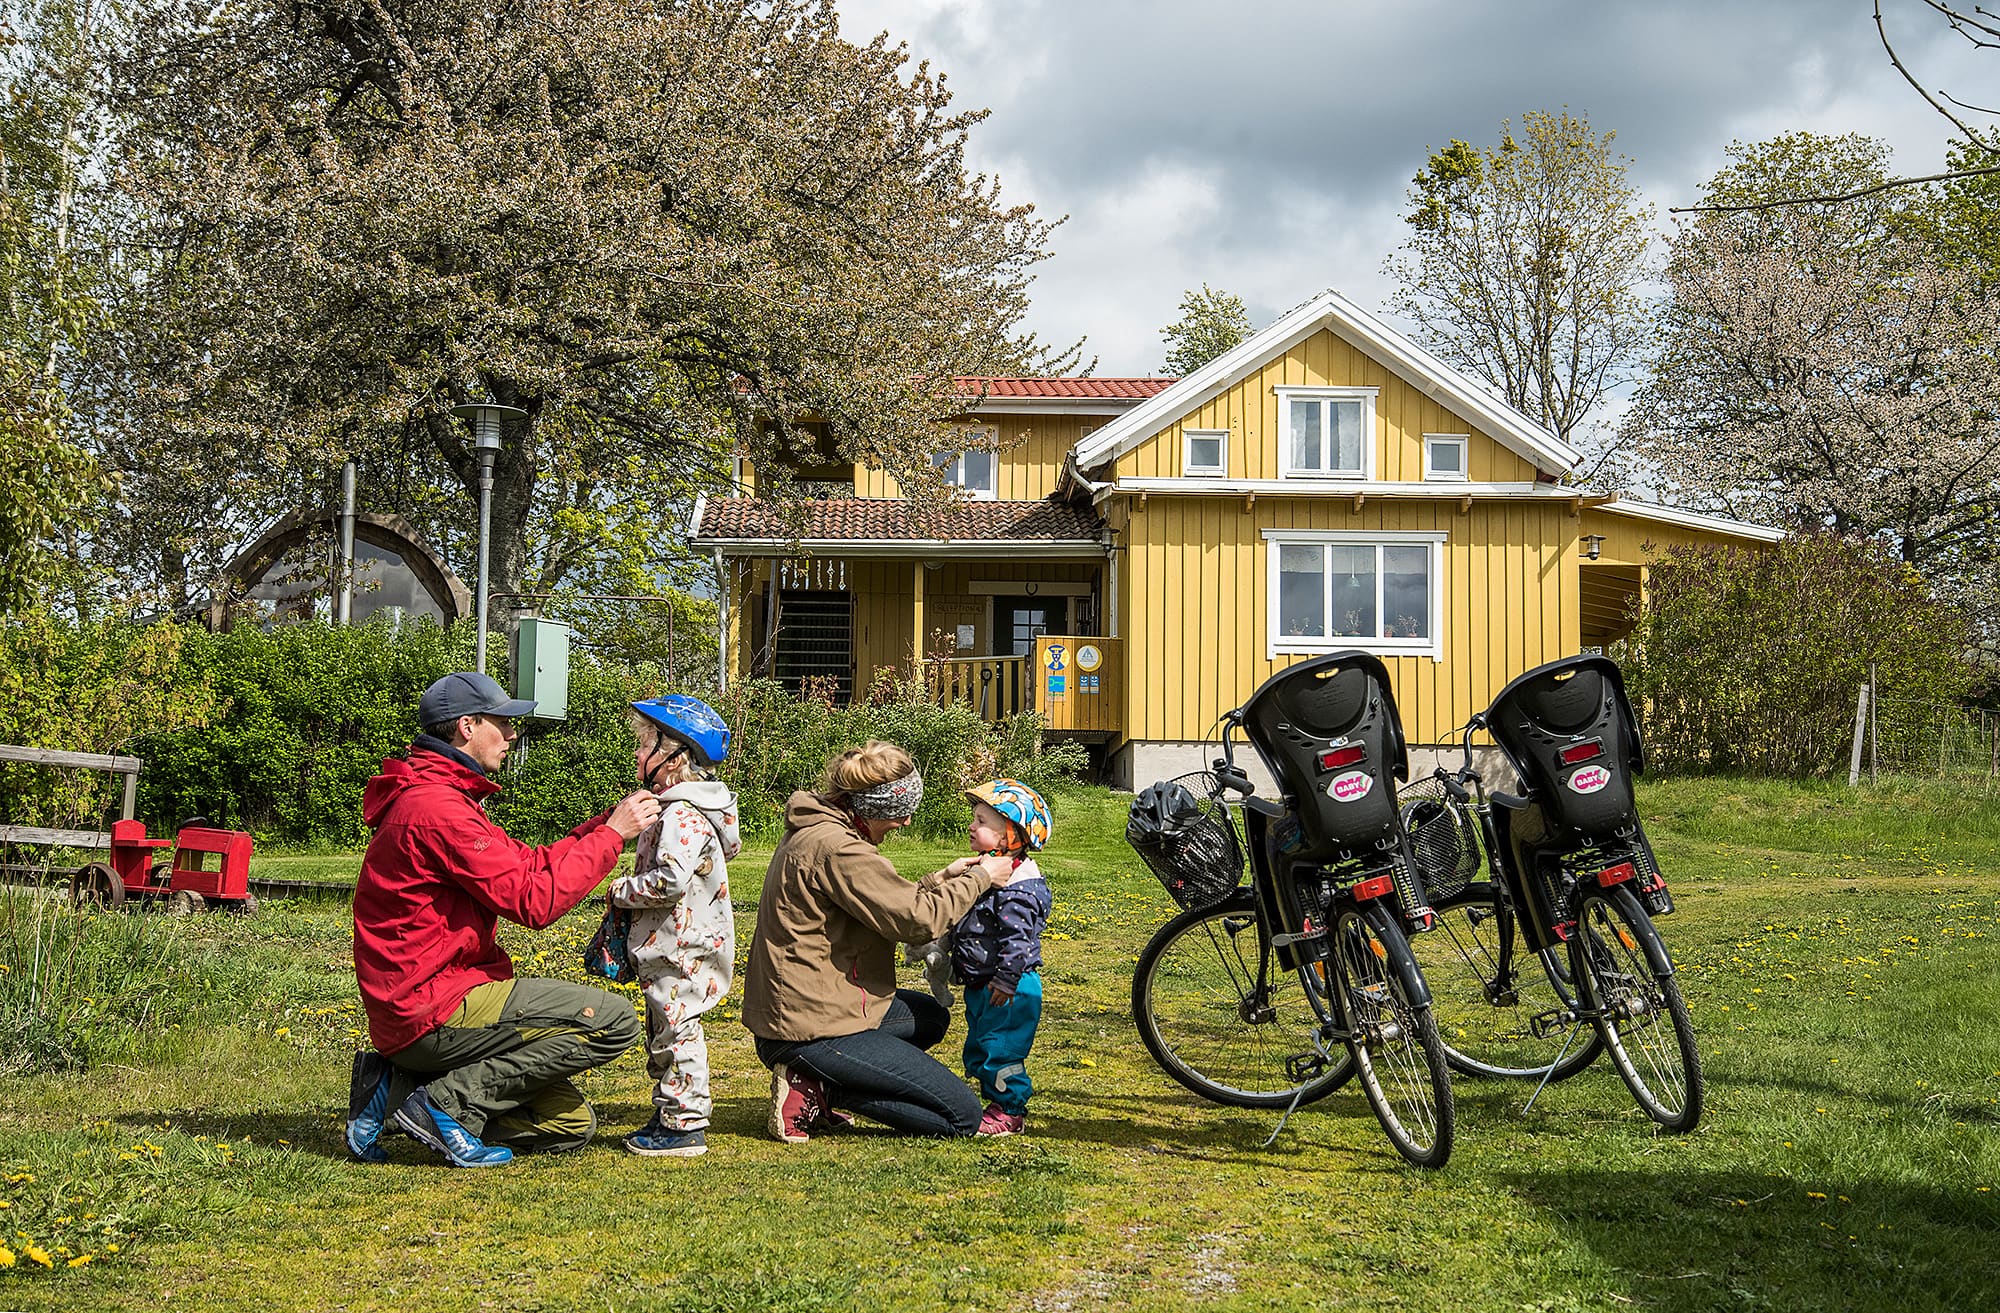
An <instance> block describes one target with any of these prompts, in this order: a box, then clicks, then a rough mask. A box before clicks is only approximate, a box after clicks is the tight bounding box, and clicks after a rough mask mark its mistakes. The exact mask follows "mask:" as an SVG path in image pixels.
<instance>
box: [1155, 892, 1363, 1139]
mask: <svg viewBox="0 0 2000 1313" xmlns="http://www.w3.org/2000/svg"><path fill="white" fill-rule="evenodd" d="M1264 959H1269V960H1268V961H1264ZM1260 961H1263V964H1264V967H1265V973H1266V974H1265V979H1266V982H1267V990H1266V993H1267V994H1268V997H1267V998H1265V999H1263V1000H1261V1002H1260V1000H1258V999H1257V998H1256V997H1255V996H1256V993H1257V978H1258V968H1259V964H1260ZM1305 989H1306V986H1305V983H1304V981H1303V980H1302V979H1301V978H1300V977H1299V976H1297V975H1296V974H1294V973H1291V972H1288V971H1286V970H1285V969H1284V968H1283V967H1281V966H1279V965H1278V964H1277V962H1276V960H1275V957H1274V955H1273V954H1272V950H1271V947H1270V942H1269V940H1268V938H1267V937H1266V936H1265V935H1263V934H1261V933H1260V932H1259V929H1258V920H1257V912H1256V909H1255V907H1254V906H1253V905H1252V904H1251V902H1250V900H1249V897H1248V896H1247V894H1246V895H1241V896H1238V897H1236V898H1232V899H1230V900H1228V901H1226V902H1223V903H1219V904H1217V905H1215V906H1213V907H1197V908H1190V909H1189V910H1188V911H1185V912H1182V913H1181V914H1180V915H1178V916H1176V917H1175V918H1174V919H1173V920H1171V921H1169V922H1167V923H1166V924H1165V925H1163V926H1161V927H1160V928H1159V930H1158V931H1156V932H1155V933H1154V935H1153V938H1152V940H1151V941H1150V942H1149V943H1147V945H1146V947H1145V949H1144V951H1142V952H1141V953H1140V954H1139V963H1138V966H1137V968H1136V969H1135V970H1134V972H1133V974H1132V1018H1133V1020H1134V1021H1135V1022H1137V1024H1138V1027H1139V1039H1140V1041H1141V1042H1142V1043H1144V1044H1145V1046H1146V1051H1147V1052H1148V1053H1150V1054H1151V1055H1152V1057H1153V1061H1154V1062H1157V1063H1158V1064H1159V1065H1160V1069H1161V1070H1162V1071H1164V1072H1166V1073H1167V1075H1169V1076H1171V1077H1173V1078H1174V1079H1175V1080H1176V1081H1178V1082H1180V1084H1182V1085H1184V1086H1186V1087H1187V1088H1188V1089H1190V1090H1192V1091H1194V1092H1195V1093H1196V1094H1199V1095H1200V1096H1201V1097H1202V1098H1204V1099H1207V1100H1209V1101H1210V1102H1212V1103H1220V1104H1224V1105H1227V1106H1229V1107H1233V1108H1288V1107H1291V1106H1292V1104H1293V1101H1294V1099H1296V1100H1297V1102H1298V1105H1299V1106H1301V1107H1303V1106H1304V1105H1306V1104H1308V1103H1313V1102H1315V1101H1317V1100H1319V1099H1323V1098H1325V1097H1326V1096H1327V1095H1329V1094H1331V1093H1333V1092H1334V1091H1335V1090H1337V1089H1339V1088H1340V1087H1341V1086H1342V1085H1344V1084H1346V1083H1347V1081H1348V1080H1349V1078H1350V1077H1352V1075H1353V1073H1354V1067H1353V1063H1352V1062H1351V1061H1350V1060H1349V1058H1348V1055H1347V1053H1346V1051H1345V1050H1343V1049H1338V1048H1336V1049H1335V1050H1334V1052H1335V1062H1334V1063H1333V1065H1332V1066H1330V1067H1329V1068H1327V1069H1326V1070H1325V1071H1323V1072H1321V1073H1320V1074H1319V1075H1318V1076H1316V1077H1314V1078H1313V1079H1311V1080H1309V1081H1306V1082H1303V1090H1302V1088H1301V1082H1299V1081H1297V1080H1295V1079H1293V1078H1292V1077H1291V1076H1290V1075H1289V1074H1288V1073H1287V1070H1286V1061H1287V1059H1290V1058H1294V1057H1299V1056H1302V1055H1304V1054H1307V1053H1311V1052H1313V1051H1314V1048H1315V1045H1314V1037H1315V1036H1316V1035H1318V1033H1319V1018H1318V1015H1317V1014H1316V1013H1315V1012H1314V1010H1313V1009H1312V1007H1311V1005H1310V1002H1309V1000H1308V999H1307V998H1306V995H1305Z"/></svg>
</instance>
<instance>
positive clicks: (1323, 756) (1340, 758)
mask: <svg viewBox="0 0 2000 1313" xmlns="http://www.w3.org/2000/svg"><path fill="white" fill-rule="evenodd" d="M1367 755H1368V749H1366V748H1364V747H1362V746H1361V745H1360V744H1359V743H1357V744H1355V745H1353V746H1352V747H1347V748H1335V749H1334V750H1333V751H1332V752H1322V753H1320V754H1319V768H1320V769H1321V770H1339V769H1340V768H1341V767H1342V766H1352V765H1353V764H1354V763H1355V762H1357V761H1360V760H1361V759H1362V758H1363V757H1365V756H1367Z"/></svg>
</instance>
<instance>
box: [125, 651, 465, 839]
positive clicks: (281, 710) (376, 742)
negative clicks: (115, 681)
mask: <svg viewBox="0 0 2000 1313" xmlns="http://www.w3.org/2000/svg"><path fill="white" fill-rule="evenodd" d="M471 640H472V633H471V630H470V629H467V628H464V627H460V628H459V629H457V630H454V631H447V630H445V629H442V628H440V627H439V626H438V625H437V624H435V623H434V622H432V621H429V620H416V621H404V622H402V623H397V622H395V621H393V620H391V619H390V618H388V617H378V618H377V619H374V620H370V621H369V622H368V623H366V624H360V625H353V626H345V627H343V626H339V625H331V624H327V623H324V622H321V621H313V620H308V621H301V622H299V623H295V624H284V625H279V626H276V627H274V628H271V629H268V630H267V629H260V628H258V627H257V626H255V625H248V624H242V625H237V626H236V627H234V628H232V629H230V630H229V631H227V632H226V633H210V632H208V631H206V630H203V629H199V628H193V627H190V628H189V630H188V632H187V634H186V637H185V639H184V641H183V644H182V656H181V669H182V672H183V675H182V677H183V678H186V679H193V680H204V681H206V682H207V683H209V684H210V685H211V686H212V687H214V688H215V690H216V691H217V692H218V693H219V694H220V695H221V696H222V697H223V698H224V699H226V701H227V705H228V709H227V711H226V712H224V713H223V714H222V715H221V716H219V717H218V718H217V719H216V720H215V721H214V723H212V724H210V725H207V726H205V727H199V728H189V729H183V730H177V731H172V732H168V733H163V734H155V735H151V736H148V737H145V738H142V739H141V740H140V742H139V745H138V746H139V748H140V755H141V756H144V757H145V758H146V759H147V760H146V771H145V773H144V774H143V775H142V776H141V777H140V806H141V810H142V813H143V815H144V816H145V817H146V819H147V820H148V822H149V824H151V825H153V826H156V827H159V828H166V827H169V826H172V825H174V824H176V823H178V822H179V821H180V820H181V819H183V818H185V817H188V816H194V815H200V816H206V817H207V818H208V819H209V820H210V821H212V822H214V823H215V824H217V825H221V826H225V827H228V828H231V829H247V830H250V831H252V832H253V833H255V834H257V835H258V836H259V837H260V838H271V839H277V840H280V841H283V842H287V843H300V844H307V843H310V844H326V845H336V846H352V845H355V844H358V843H362V842H365V841H366V839H367V831H366V829H365V827H364V826H363V825H362V823H361V790H362V788H363V786H364V785H366V784H367V782H368V778H369V777H370V776H371V775H373V774H374V773H375V772H376V771H377V770H379V769H380V768H381V765H382V759H383V758H384V757H386V756H388V755H389V754H390V753H392V752H398V751H401V750H402V749H404V748H406V747H408V746H409V743H410V739H411V737H412V736H413V735H414V734H415V732H416V728H417V726H416V706H417V699H418V697H419V696H421V695H422V693H423V691H424V689H425V687H426V686H427V685H429V684H430V682H431V681H432V680H434V679H436V678H437V677H438V676H440V675H443V674H445V673H447V672H449V671H453V670H464V669H468V668H469V667H470V665H471V658H472V650H471V649H472V641H471Z"/></svg>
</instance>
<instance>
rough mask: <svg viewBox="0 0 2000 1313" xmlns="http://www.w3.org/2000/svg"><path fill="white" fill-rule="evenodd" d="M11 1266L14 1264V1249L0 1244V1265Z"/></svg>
mask: <svg viewBox="0 0 2000 1313" xmlns="http://www.w3.org/2000/svg"><path fill="white" fill-rule="evenodd" d="M12 1266H14V1251H13V1250H11V1249H9V1248H7V1246H5V1245H0V1267H12Z"/></svg>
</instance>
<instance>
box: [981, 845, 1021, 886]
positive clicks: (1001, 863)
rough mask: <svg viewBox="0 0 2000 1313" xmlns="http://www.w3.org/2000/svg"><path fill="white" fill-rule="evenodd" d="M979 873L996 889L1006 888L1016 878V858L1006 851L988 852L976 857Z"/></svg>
mask: <svg viewBox="0 0 2000 1313" xmlns="http://www.w3.org/2000/svg"><path fill="white" fill-rule="evenodd" d="M976 864H977V866H978V868H979V873H980V874H981V875H983V876H985V877H986V882H987V883H988V884H990V885H992V886H993V887H994V888H995V889H1001V888H1004V887H1005V886H1006V885H1007V883H1008V882H1009V881H1010V880H1012V879H1013V878H1014V859H1013V858H1011V857H1009V856H1008V855H1007V854H1006V853H988V854H986V855H985V856H984V857H981V858H978V859H976Z"/></svg>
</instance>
